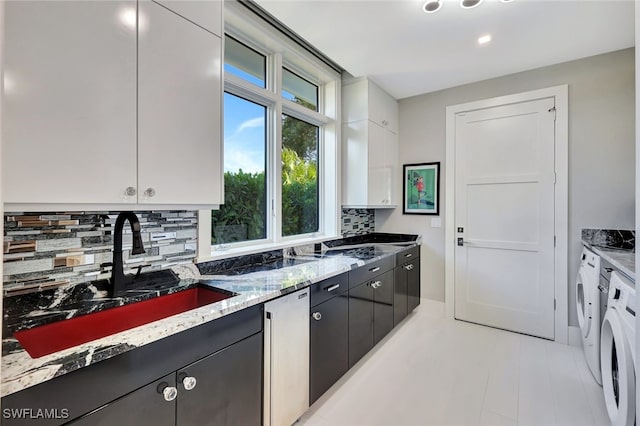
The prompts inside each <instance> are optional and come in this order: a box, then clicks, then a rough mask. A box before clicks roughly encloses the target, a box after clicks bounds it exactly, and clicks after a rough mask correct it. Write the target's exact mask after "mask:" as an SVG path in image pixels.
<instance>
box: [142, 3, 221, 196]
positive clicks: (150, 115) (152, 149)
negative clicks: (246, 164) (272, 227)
mask: <svg viewBox="0 0 640 426" xmlns="http://www.w3.org/2000/svg"><path fill="white" fill-rule="evenodd" d="M139 13H140V18H139V19H140V30H139V31H140V36H139V42H138V43H139V44H138V49H139V50H138V60H139V62H138V188H139V202H140V203H144V204H199V205H202V204H221V203H222V179H221V176H222V174H221V165H222V148H221V143H220V140H221V125H220V121H221V99H222V98H221V75H222V71H221V70H222V51H221V47H222V41H221V39H220V38H219V37H217V36H215V35H213V34H211V33H210V32H208V31H206V30H204V29H202V28H200V27H198V26H196V25H194V24H193V23H191V22H190V21H188V20H186V19H184V18H182V17H180V16H178V15H176V14H175V13H173V12H171V11H169V10H168V9H166V8H164V7H162V6H160V5H158V4H156V3H154V2H149V1H141V2H140V4H139Z"/></svg>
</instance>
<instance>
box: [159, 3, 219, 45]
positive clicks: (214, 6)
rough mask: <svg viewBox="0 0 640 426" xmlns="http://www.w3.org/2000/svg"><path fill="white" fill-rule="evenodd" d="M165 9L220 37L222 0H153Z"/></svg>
mask: <svg viewBox="0 0 640 426" xmlns="http://www.w3.org/2000/svg"><path fill="white" fill-rule="evenodd" d="M155 2H156V3H158V4H161V5H162V6H164V7H166V8H167V9H170V10H172V11H173V12H175V13H177V14H178V15H180V16H182V17H184V18H186V19H188V20H189V21H191V22H193V23H194V24H197V25H199V26H201V27H202V28H204V29H206V30H207V31H211V32H212V33H214V34H216V35H217V36H219V37H222V34H223V28H224V23H223V22H222V0H155Z"/></svg>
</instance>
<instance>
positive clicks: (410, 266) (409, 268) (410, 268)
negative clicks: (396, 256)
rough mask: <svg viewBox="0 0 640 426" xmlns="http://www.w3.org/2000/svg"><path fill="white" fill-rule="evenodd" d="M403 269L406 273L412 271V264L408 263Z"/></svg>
mask: <svg viewBox="0 0 640 426" xmlns="http://www.w3.org/2000/svg"><path fill="white" fill-rule="evenodd" d="M404 269H406V270H407V271H410V270H412V269H413V263H410V264H408V265H405V267H404Z"/></svg>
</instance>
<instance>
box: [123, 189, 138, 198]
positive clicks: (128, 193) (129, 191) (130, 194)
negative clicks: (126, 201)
mask: <svg viewBox="0 0 640 426" xmlns="http://www.w3.org/2000/svg"><path fill="white" fill-rule="evenodd" d="M136 192H137V191H136V188H134V187H133V186H129V187H127V189H125V190H124V195H126V196H127V197H133V196H134V195H136Z"/></svg>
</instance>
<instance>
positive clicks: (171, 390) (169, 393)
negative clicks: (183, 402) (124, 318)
mask: <svg viewBox="0 0 640 426" xmlns="http://www.w3.org/2000/svg"><path fill="white" fill-rule="evenodd" d="M163 385H164V388H162V390H160V389H158V391H159V392H161V393H162V396H163V397H164V400H165V401H167V402H171V401H173V400H174V399H176V397H177V396H178V389H176V388H175V387H173V386H167V384H166V383H164V382H163V383H161V384H160V386H158V387H159V388H160V387H161V386H163Z"/></svg>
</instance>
